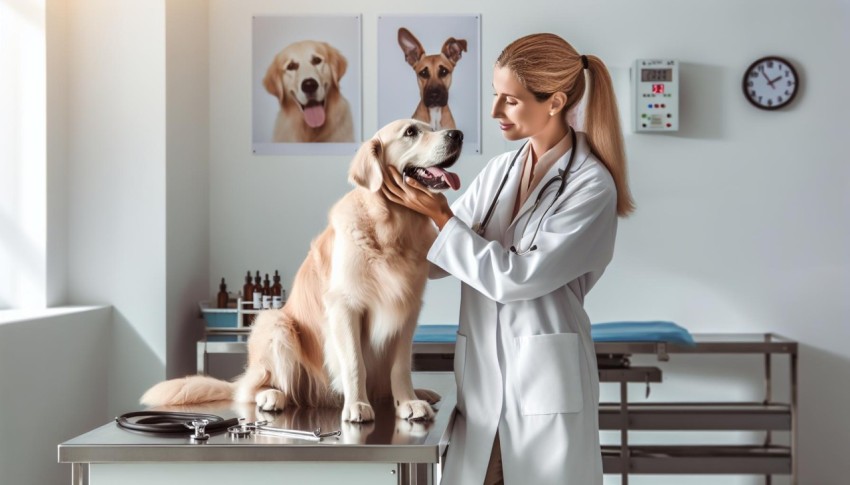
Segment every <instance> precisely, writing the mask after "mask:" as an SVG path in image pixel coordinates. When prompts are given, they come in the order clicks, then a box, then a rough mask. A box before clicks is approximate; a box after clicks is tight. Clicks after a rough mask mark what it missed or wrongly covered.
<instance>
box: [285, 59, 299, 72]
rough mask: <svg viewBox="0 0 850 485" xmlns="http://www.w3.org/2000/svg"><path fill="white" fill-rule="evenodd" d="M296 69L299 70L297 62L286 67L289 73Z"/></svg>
mask: <svg viewBox="0 0 850 485" xmlns="http://www.w3.org/2000/svg"><path fill="white" fill-rule="evenodd" d="M296 69H298V63H297V62H294V61H293V62H290V63H289V64H287V65H286V70H287V71H294V70H296Z"/></svg>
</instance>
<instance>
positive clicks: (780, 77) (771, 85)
mask: <svg viewBox="0 0 850 485" xmlns="http://www.w3.org/2000/svg"><path fill="white" fill-rule="evenodd" d="M780 79H782V76H777V77H776V79H774V80H773V81H771V80H768V81H767V84H770V87H773V83H775V82H776V81H779V80H780Z"/></svg>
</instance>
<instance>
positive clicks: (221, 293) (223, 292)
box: [216, 278, 227, 308]
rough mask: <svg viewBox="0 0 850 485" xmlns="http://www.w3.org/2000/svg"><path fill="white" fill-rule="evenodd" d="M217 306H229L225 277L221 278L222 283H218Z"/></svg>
mask: <svg viewBox="0 0 850 485" xmlns="http://www.w3.org/2000/svg"><path fill="white" fill-rule="evenodd" d="M216 307H217V308H227V285H226V284H225V283H224V278H222V279H221V284H220V285H218V296H217V298H216Z"/></svg>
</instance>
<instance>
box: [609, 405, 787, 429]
mask: <svg viewBox="0 0 850 485" xmlns="http://www.w3.org/2000/svg"><path fill="white" fill-rule="evenodd" d="M620 412H621V411H620V404H619V403H602V404H600V405H599V428H600V429H605V430H619V429H622V428H623V426H622V422H623V421H622V416H621V414H620ZM628 429H629V430H631V431H638V430H658V431H661V430H663V431H680V430H681V431H696V430H702V431H790V430H791V407H790V406H789V405H787V404H769V405H766V404H762V403H651V404H636V403H629V405H628Z"/></svg>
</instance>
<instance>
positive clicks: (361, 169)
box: [142, 120, 462, 422]
mask: <svg viewBox="0 0 850 485" xmlns="http://www.w3.org/2000/svg"><path fill="white" fill-rule="evenodd" d="M458 134H459V132H455V133H451V132H448V131H438V132H434V131H432V130H431V129H430V127H429V126H428V125H426V124H425V123H422V122H420V121H416V120H399V121H395V122H393V123H390V124H389V125H387V126H385V127H384V128H382V129H381V130H380V131H378V133H377V134H376V135H375V137H374V138H373V139H372V140H370V141H368V142H366V143H364V144H363V146H362V147H361V148H360V150H359V151H358V153H357V154H356V155H355V157H354V159H353V161H352V163H351V166H350V170H349V179H350V180H351V181H352V182H353V183H354V184H356V185H357V187H356V188H355V189H354V190H352V191H351V192H349V193H348V194H347V195H345V196H344V197H343V198H342V200H340V201H339V202H338V203H337V204H336V205H334V207H333V208H332V209H331V212H330V217H329V218H330V225H329V227H328V228H327V229H325V231H324V232H323V233H322V234H321V235H319V236H318V237H317V238H316V239H315V240H314V241H313V243H312V246H311V248H310V252H309V253H308V255H307V259H306V260H305V261H304V263H303V264H302V266H301V268H300V269H299V270H298V273H297V274H296V276H295V281H294V282H293V285H292V292H291V295H290V297H289V299H288V300H287V302H286V305H285V306H284V307H283V309H280V310H268V311H263V312H261V313H260V314H259V315H258V317H257V320H256V322H255V323H254V327H253V330H252V332H251V336H250V337H249V339H248V365H247V368H246V371H245V373H244V374H243V375H242V376H241V377H240V378H238V379H237V380H236V381H235V382H233V383H230V382H225V381H219V380H216V379H212V378H210V377H203V376H193V377H187V378H184V379H175V380H171V381H166V382H162V383H160V384H157V385H155V386H154V387H153V388H151V389H150V390H149V391H148V392H147V393H145V395H144V396H143V397H142V403H143V404H146V405H149V406H159V405H181V404H191V403H199V402H208V401H214V400H221V399H231V398H234V399H236V400H237V401H241V402H256V403H257V405H258V406H259V408H260V409H261V410H278V409H283V408H285V407H287V406H292V405H295V406H316V407H326V406H340V405H341V406H342V408H343V409H342V419H344V420H346V421H355V422H361V421H372V420H373V419H374V411H373V409H372V406H371V404H370V402H371V401H374V400H377V399H382V398H388V397H390V396H391V397H392V398H393V400H394V404H395V407H396V414H397V415H398V416H399V417H402V418H408V419H414V420H416V419H431V418H433V416H434V412H433V410H432V409H431V406H430V403H433V402H436V401H437V400H439V396H438V395H436V394H435V393H433V392H430V391H424V390H421V391H420V390H414V388H413V384H412V381H411V358H412V347H413V333H414V330H415V328H416V325H417V317H418V315H419V310H420V306H421V298H422V293H423V291H424V288H425V282H426V280H427V275H428V262H427V260H426V259H425V257H426V255H427V252H428V250H429V248H430V247H431V244H432V243H433V241H434V238H435V237H436V232H435V230H434V228H433V225H432V223H431V222H430V220H428V219H427V218H426V217H425V216H423V215H420V214H418V213H416V212H413V211H411V210H409V209H407V208H404V207H402V206H400V205H397V204H394V203H392V202H389V201H388V200H387V199H386V198H385V197H384V196H383V195H382V193H381V186H382V184H383V172H384V170H385V167H386V166H389V165H392V166H394V167H396V168H397V169H398V170H399V171H400V172H401V171H403V169H404V168H409V167H412V166H419V167H430V166H434V165H438V164H445V163H446V162H447V161H448V162H453V161H454V160H455V159H456V158H457V156H458V155H459V153H460V149H461V143H460V141H459V140H458ZM460 140H462V136H461V137H460ZM417 393H418V395H417Z"/></svg>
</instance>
